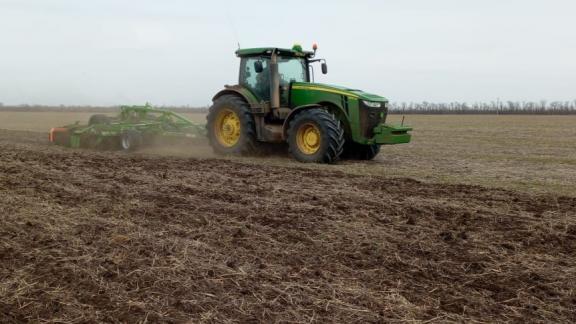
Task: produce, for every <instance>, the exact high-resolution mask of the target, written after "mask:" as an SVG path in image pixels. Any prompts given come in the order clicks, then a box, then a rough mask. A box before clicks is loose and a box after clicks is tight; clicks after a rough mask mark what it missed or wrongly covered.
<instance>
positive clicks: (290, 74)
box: [278, 57, 308, 86]
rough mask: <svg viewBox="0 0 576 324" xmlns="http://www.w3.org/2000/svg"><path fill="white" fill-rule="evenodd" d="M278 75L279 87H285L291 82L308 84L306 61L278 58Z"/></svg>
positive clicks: (297, 58) (295, 58)
mask: <svg viewBox="0 0 576 324" xmlns="http://www.w3.org/2000/svg"><path fill="white" fill-rule="evenodd" d="M278 73H279V74H280V85H281V86H286V85H289V84H290V83H292V82H308V71H307V69H306V61H305V59H303V58H299V57H279V58H278Z"/></svg>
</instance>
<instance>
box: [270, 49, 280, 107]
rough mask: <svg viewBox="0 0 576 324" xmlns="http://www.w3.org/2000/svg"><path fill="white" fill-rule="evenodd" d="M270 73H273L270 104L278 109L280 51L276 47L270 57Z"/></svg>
mask: <svg viewBox="0 0 576 324" xmlns="http://www.w3.org/2000/svg"><path fill="white" fill-rule="evenodd" d="M270 73H272V84H271V85H270V104H271V107H272V109H278V108H280V74H279V72H278V53H277V50H276V49H274V51H273V52H272V57H271V58H270Z"/></svg>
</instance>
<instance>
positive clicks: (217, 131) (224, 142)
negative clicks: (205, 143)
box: [206, 95, 257, 155]
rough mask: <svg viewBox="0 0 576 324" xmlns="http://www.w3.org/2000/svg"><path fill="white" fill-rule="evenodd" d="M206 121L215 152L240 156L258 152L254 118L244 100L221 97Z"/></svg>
mask: <svg viewBox="0 0 576 324" xmlns="http://www.w3.org/2000/svg"><path fill="white" fill-rule="evenodd" d="M206 119H207V120H208V123H207V124H206V128H207V130H208V139H209V141H210V145H211V146H212V148H213V149H214V152H216V153H218V154H238V155H247V154H254V153H255V152H256V146H257V140H256V131H255V126H254V118H253V116H252V113H251V111H250V106H249V105H248V103H246V101H244V100H243V99H242V98H240V97H238V96H234V95H223V96H221V97H220V98H218V99H216V100H215V101H214V104H213V105H212V107H210V110H209V112H208V116H207V117H206Z"/></svg>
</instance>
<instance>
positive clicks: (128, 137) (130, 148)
mask: <svg viewBox="0 0 576 324" xmlns="http://www.w3.org/2000/svg"><path fill="white" fill-rule="evenodd" d="M143 142H144V141H143V139H142V134H141V133H140V132H139V131H137V130H134V129H129V130H127V131H125V132H123V133H122V135H120V149H121V150H122V151H125V152H134V151H136V150H137V149H139V148H140V147H141V146H142V144H143Z"/></svg>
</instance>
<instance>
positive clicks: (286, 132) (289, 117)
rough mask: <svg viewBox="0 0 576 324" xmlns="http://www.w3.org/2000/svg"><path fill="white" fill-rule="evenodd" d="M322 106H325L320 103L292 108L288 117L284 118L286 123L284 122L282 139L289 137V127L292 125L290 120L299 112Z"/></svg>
mask: <svg viewBox="0 0 576 324" xmlns="http://www.w3.org/2000/svg"><path fill="white" fill-rule="evenodd" d="M322 107H324V106H322V105H319V104H311V105H304V106H299V107H296V108H294V109H292V111H291V112H290V113H289V114H288V116H286V119H284V123H283V124H282V139H283V140H286V138H287V137H288V127H290V122H291V121H292V119H294V117H295V116H296V115H297V114H298V113H300V112H301V111H304V110H308V109H315V108H322Z"/></svg>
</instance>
